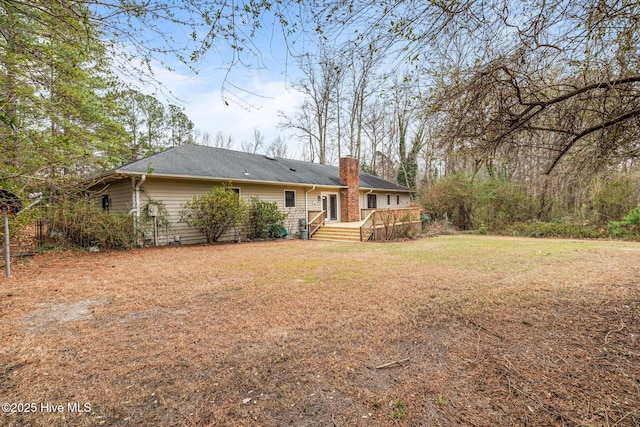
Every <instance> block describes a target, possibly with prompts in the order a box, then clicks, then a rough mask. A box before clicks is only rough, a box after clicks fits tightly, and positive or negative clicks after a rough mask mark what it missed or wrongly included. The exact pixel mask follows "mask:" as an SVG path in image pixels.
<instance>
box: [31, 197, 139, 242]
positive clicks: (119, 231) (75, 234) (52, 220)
mask: <svg viewBox="0 0 640 427" xmlns="http://www.w3.org/2000/svg"><path fill="white" fill-rule="evenodd" d="M43 219H44V221H45V223H46V224H47V228H48V229H49V230H50V234H51V236H52V238H53V239H54V241H56V242H57V243H59V244H62V245H64V246H76V247H80V248H88V247H91V246H96V247H98V248H100V249H130V248H132V247H134V246H135V245H136V238H135V233H134V230H133V218H132V217H131V216H129V215H126V214H113V213H109V212H108V211H104V210H102V209H101V208H100V207H98V206H96V205H95V204H93V203H89V202H87V201H86V200H65V201H61V202H58V203H57V204H56V205H55V206H51V207H48V208H46V209H44V214H43Z"/></svg>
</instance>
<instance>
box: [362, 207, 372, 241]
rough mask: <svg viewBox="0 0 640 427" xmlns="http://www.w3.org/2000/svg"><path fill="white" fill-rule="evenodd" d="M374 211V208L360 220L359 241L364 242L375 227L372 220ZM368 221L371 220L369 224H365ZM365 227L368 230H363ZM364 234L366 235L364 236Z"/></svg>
mask: <svg viewBox="0 0 640 427" xmlns="http://www.w3.org/2000/svg"><path fill="white" fill-rule="evenodd" d="M375 213H376V211H375V210H373V211H371V212H369V215H367V217H366V218H365V219H364V221H363V222H362V225H361V226H360V241H361V242H364V241H367V240H369V237H371V234H372V233H373V230H374V228H375V221H374V220H373V215H374V214H375ZM369 222H371V225H369V226H368V225H367V224H368V223H369ZM365 228H368V230H365ZM365 234H366V236H365Z"/></svg>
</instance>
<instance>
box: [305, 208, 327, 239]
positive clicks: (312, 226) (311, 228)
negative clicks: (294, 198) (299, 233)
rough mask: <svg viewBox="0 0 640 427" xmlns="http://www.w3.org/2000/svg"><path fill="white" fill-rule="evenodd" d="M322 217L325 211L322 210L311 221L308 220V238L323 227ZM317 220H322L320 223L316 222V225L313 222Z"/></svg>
mask: <svg viewBox="0 0 640 427" xmlns="http://www.w3.org/2000/svg"><path fill="white" fill-rule="evenodd" d="M324 215H325V211H324V210H322V211H320V212H319V213H318V214H317V215H316V216H314V217H313V218H311V220H309V238H311V236H313V235H314V234H315V232H316V231H318V229H319V228H320V227H321V226H323V225H324ZM318 218H322V221H320V222H318V223H317V225H316V224H315V222H316V221H317V220H318Z"/></svg>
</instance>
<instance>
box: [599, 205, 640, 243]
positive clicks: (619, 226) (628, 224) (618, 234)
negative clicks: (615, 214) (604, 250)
mask: <svg viewBox="0 0 640 427" xmlns="http://www.w3.org/2000/svg"><path fill="white" fill-rule="evenodd" d="M607 228H608V229H609V233H610V234H611V236H612V237H614V238H616V239H624V240H640V208H634V209H631V210H630V211H629V213H628V214H627V215H626V216H625V217H624V219H623V220H622V221H611V222H609V224H607Z"/></svg>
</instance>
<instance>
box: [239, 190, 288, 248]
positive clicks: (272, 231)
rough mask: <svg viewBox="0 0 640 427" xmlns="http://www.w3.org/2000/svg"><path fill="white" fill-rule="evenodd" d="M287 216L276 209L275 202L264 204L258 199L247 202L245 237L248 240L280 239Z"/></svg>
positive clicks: (264, 202) (254, 198)
mask: <svg viewBox="0 0 640 427" xmlns="http://www.w3.org/2000/svg"><path fill="white" fill-rule="evenodd" d="M286 218H287V214H285V213H283V212H281V211H280V209H278V204H277V203H275V202H266V201H264V200H260V198H258V197H255V196H254V197H251V199H250V200H249V216H248V219H247V237H249V238H250V239H270V238H275V237H280V236H281V235H282V228H283V227H284V221H285V219H286Z"/></svg>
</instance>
